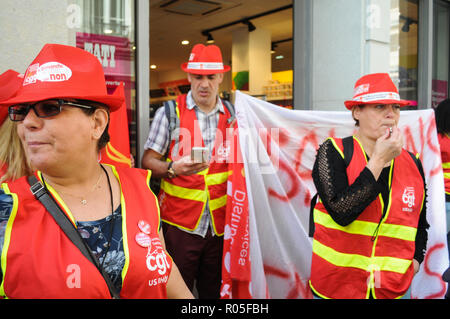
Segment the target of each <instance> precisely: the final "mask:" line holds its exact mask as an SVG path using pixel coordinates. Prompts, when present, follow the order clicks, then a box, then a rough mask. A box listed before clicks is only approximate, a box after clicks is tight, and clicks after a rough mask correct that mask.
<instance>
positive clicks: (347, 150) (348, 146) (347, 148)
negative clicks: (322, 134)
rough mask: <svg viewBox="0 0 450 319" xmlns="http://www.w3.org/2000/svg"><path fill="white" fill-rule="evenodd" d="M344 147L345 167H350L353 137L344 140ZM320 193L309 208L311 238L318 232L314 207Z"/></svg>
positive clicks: (314, 197)
mask: <svg viewBox="0 0 450 319" xmlns="http://www.w3.org/2000/svg"><path fill="white" fill-rule="evenodd" d="M342 146H343V147H344V152H343V153H344V162H345V167H348V165H349V164H350V161H351V160H352V157H353V136H348V137H346V138H343V139H342ZM318 195H319V194H318V193H316V194H315V195H314V196H313V198H312V199H311V203H310V206H309V207H310V208H309V233H308V235H309V237H311V238H312V237H313V236H314V231H315V230H316V227H315V224H314V207H316V203H317V197H318Z"/></svg>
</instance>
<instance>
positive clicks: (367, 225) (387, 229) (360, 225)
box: [314, 209, 417, 241]
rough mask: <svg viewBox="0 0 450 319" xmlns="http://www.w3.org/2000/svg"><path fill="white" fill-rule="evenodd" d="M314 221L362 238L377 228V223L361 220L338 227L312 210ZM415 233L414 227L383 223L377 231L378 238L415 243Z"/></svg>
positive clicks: (319, 212) (321, 214)
mask: <svg viewBox="0 0 450 319" xmlns="http://www.w3.org/2000/svg"><path fill="white" fill-rule="evenodd" d="M314 221H315V222H316V223H317V224H319V225H322V226H324V227H326V228H330V229H336V230H340V231H342V232H344V233H349V234H356V235H364V236H373V234H374V233H375V231H376V229H377V226H378V224H377V223H373V222H366V221H361V220H355V221H353V222H352V223H351V224H350V225H348V226H340V225H339V224H337V223H336V222H335V221H334V220H333V219H332V218H331V216H330V215H328V214H325V213H323V212H321V211H320V210H318V209H315V210H314ZM416 232H417V230H416V228H414V227H409V226H403V225H395V224H385V223H383V224H381V225H380V229H379V230H378V236H385V237H391V238H397V239H403V240H409V241H415V240H416Z"/></svg>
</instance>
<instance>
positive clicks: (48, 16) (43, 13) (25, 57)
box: [0, 0, 75, 73]
mask: <svg viewBox="0 0 450 319" xmlns="http://www.w3.org/2000/svg"><path fill="white" fill-rule="evenodd" d="M67 3H68V0H58V1H54V0H20V1H17V0H2V1H1V4H0V6H1V9H0V32H1V39H2V45H1V46H0V73H3V72H5V71H6V70H8V69H13V70H16V71H17V72H20V73H24V72H25V70H26V68H27V67H28V65H29V64H30V63H31V62H32V61H33V59H34V58H35V57H36V55H37V54H38V53H39V51H40V50H41V49H42V47H43V46H44V44H45V43H60V44H68V45H75V34H74V31H72V30H71V29H70V28H69V27H68V25H67V19H68V18H69V15H70V12H67V9H68V4H67Z"/></svg>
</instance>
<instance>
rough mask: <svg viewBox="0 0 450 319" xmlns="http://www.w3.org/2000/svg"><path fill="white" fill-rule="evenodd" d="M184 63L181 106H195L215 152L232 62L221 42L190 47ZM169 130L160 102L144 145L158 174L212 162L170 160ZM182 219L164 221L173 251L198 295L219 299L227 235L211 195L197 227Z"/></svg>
mask: <svg viewBox="0 0 450 319" xmlns="http://www.w3.org/2000/svg"><path fill="white" fill-rule="evenodd" d="M181 68H182V69H183V70H184V71H185V72H186V73H187V79H188V80H189V82H190V84H191V89H190V91H189V92H188V94H187V95H185V96H183V97H182V98H183V99H185V100H183V101H182V102H183V103H182V104H183V107H185V108H186V109H187V110H189V111H192V110H194V111H195V118H196V120H195V121H197V122H198V127H199V128H200V132H201V138H202V139H203V144H204V146H205V147H206V148H207V149H208V150H209V154H210V155H211V154H212V153H213V148H214V146H215V140H216V132H217V130H218V123H219V118H220V117H221V116H225V113H226V109H225V106H224V104H223V103H222V101H221V99H220V98H219V95H218V93H219V85H220V84H221V83H222V80H223V73H224V72H227V71H228V70H229V69H230V67H229V66H226V65H223V63H222V55H221V52H220V49H219V48H218V47H217V46H215V45H210V46H204V45H201V44H200V45H199V44H197V45H196V46H194V48H193V49H192V53H191V55H190V59H189V62H187V63H183V64H182V66H181ZM179 106H180V105H179ZM169 131H170V128H169V119H168V118H167V116H166V114H165V108H164V107H161V108H159V109H158V110H157V112H156V114H155V117H154V119H153V121H152V124H151V128H150V133H149V136H148V139H147V142H146V143H145V145H144V149H145V152H144V155H143V158H142V167H143V168H147V169H150V170H152V176H154V177H157V178H164V179H167V180H169V181H170V180H171V179H172V178H176V177H177V176H183V177H187V176H193V175H194V174H196V173H198V172H201V171H204V170H205V169H207V168H208V167H209V162H205V163H194V162H193V161H192V160H191V157H190V155H186V156H183V157H181V158H179V159H175V158H173V161H166V159H165V155H166V154H167V153H168V151H169V150H170V147H171V141H170V139H173V138H174V137H173V136H172V133H171V132H169ZM190 133H191V134H194V132H190ZM223 135H225V132H223ZM205 192H206V190H205ZM223 195H225V194H223ZM162 201H163V199H162V198H160V204H161V216H162V218H163V219H165V218H164V216H166V215H167V214H168V213H170V212H166V211H165V209H166V207H165V205H164V204H163V203H162ZM183 214H199V212H193V211H190V210H189V211H188V210H187V209H186V211H184V212H183ZM180 224H181V223H180ZM180 224H177V223H167V222H164V223H163V230H164V236H165V242H166V246H167V250H168V252H169V254H170V255H171V256H172V258H173V259H174V261H175V262H176V264H177V266H178V268H179V269H180V272H181V274H182V276H183V278H184V280H185V282H186V284H187V285H188V287H189V288H190V289H191V290H193V286H194V282H196V288H197V291H198V296H199V298H219V297H220V283H221V266H222V246H223V236H218V234H217V233H216V231H215V229H214V221H213V220H212V218H211V211H210V207H209V200H207V201H206V204H205V206H204V210H203V212H202V213H201V216H200V218H199V221H198V222H197V224H196V226H195V228H194V229H189V228H188V227H182V226H180Z"/></svg>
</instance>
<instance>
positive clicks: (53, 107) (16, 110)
mask: <svg viewBox="0 0 450 319" xmlns="http://www.w3.org/2000/svg"><path fill="white" fill-rule="evenodd" d="M63 105H68V106H74V107H79V108H82V109H92V108H94V107H93V106H90V105H84V104H79V103H74V102H70V101H66V100H61V99H54V100H45V101H39V102H36V103H34V104H18V105H12V106H10V107H9V109H8V114H9V118H10V119H11V121H14V122H20V121H23V120H24V119H25V117H26V116H27V114H28V112H30V110H31V109H33V110H34V113H35V114H36V116H37V117H40V118H46V117H51V116H55V115H58V114H59V113H61V110H62V106H63Z"/></svg>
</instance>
